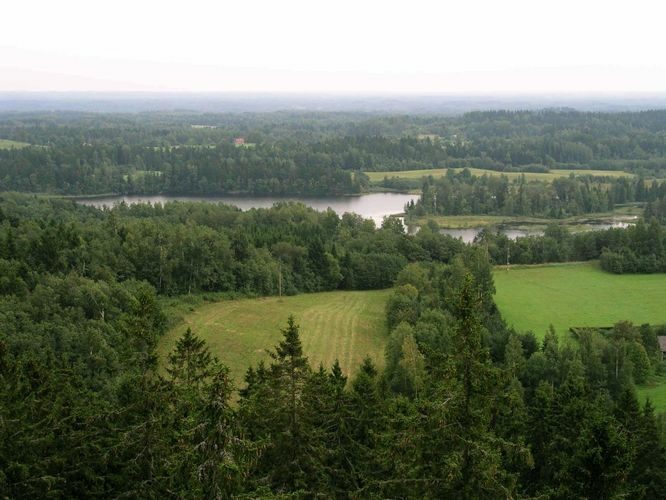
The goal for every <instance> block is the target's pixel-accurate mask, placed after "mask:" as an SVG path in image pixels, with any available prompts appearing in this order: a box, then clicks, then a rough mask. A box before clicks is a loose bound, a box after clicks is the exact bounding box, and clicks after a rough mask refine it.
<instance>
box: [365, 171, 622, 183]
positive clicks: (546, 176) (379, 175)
mask: <svg viewBox="0 0 666 500" xmlns="http://www.w3.org/2000/svg"><path fill="white" fill-rule="evenodd" d="M447 170H448V169H446V168H435V169H425V170H403V171H383V172H364V173H365V174H366V175H367V176H368V177H369V178H370V182H381V181H383V180H384V177H389V178H391V177H397V178H399V179H407V180H416V179H421V178H422V177H426V176H428V175H432V176H433V177H442V176H444V175H445V174H446V171H447ZM451 170H453V171H454V172H460V171H461V170H462V169H461V168H453V169H451ZM469 171H470V172H471V173H472V175H476V176H481V175H494V176H497V175H505V176H507V177H508V178H509V179H517V178H519V177H520V176H521V175H525V178H526V179H527V180H528V181H531V180H540V181H543V180H546V181H552V180H553V179H557V178H558V177H568V176H569V175H570V174H572V173H573V174H574V175H576V176H581V175H592V176H595V177H631V176H632V175H633V174H630V173H628V172H622V171H618V170H565V169H560V170H551V171H550V172H547V173H535V172H525V173H522V172H497V171H495V170H485V169H481V168H470V169H469Z"/></svg>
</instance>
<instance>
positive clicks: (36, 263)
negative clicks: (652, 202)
mask: <svg viewBox="0 0 666 500" xmlns="http://www.w3.org/2000/svg"><path fill="white" fill-rule="evenodd" d="M655 224H656V223H655V222H650V223H648V224H640V225H637V226H636V228H633V229H628V230H609V231H606V232H598V233H594V236H591V235H592V233H590V234H589V235H585V237H587V238H591V239H592V240H593V241H594V245H595V246H594V248H595V251H596V248H597V246H598V245H601V247H602V248H601V249H600V250H599V252H603V251H604V250H603V249H604V248H608V249H611V250H613V251H618V250H617V248H619V247H616V246H613V245H614V244H615V243H613V242H616V243H617V245H625V246H627V247H629V248H632V245H633V241H634V240H635V239H636V238H639V237H644V238H647V237H648V236H647V235H650V237H652V236H654V235H653V234H652V233H653V232H654V231H659V232H658V234H659V235H660V237H661V239H660V240H659V241H661V242H662V243H663V232H660V231H661V229H660V228H659V227H658V226H655ZM655 227H656V228H658V229H655ZM434 229H436V228H433V227H429V226H426V227H424V228H423V229H422V230H421V231H419V233H418V234H416V235H408V234H405V231H404V228H403V227H402V225H401V223H400V222H399V220H397V219H388V220H387V221H386V222H385V223H384V224H383V227H382V228H379V229H377V228H375V227H374V224H373V223H372V222H371V221H367V220H363V219H362V218H360V217H358V216H354V215H350V214H346V215H344V216H342V217H339V216H338V215H336V214H335V213H333V212H331V211H328V212H321V213H320V212H315V211H314V210H311V209H308V208H306V207H304V206H303V205H299V204H291V203H283V204H278V205H276V206H275V207H274V208H271V209H261V210H251V211H248V212H241V211H239V210H238V209H236V208H233V207H228V206H224V205H211V204H194V203H169V204H167V205H165V206H161V205H157V206H149V205H135V206H125V205H121V206H119V207H117V208H115V209H112V210H96V209H93V208H89V207H84V206H80V205H76V204H75V203H73V202H71V201H67V200H59V199H54V198H35V197H29V196H25V195H3V196H2V200H0V267H1V268H2V273H1V276H0V443H2V444H1V445H0V496H3V497H5V496H6V497H9V498H35V497H45V496H55V497H89V496H105V497H109V496H113V497H138V496H140V497H151V498H152V497H160V498H163V497H186V498H201V497H205V498H226V497H231V496H241V497H242V496H245V497H273V496H275V497H278V496H282V497H284V496H285V495H289V496H293V497H313V496H326V497H349V496H351V497H382V498H386V497H391V498H396V497H404V498H423V497H430V498H433V497H438V498H447V497H457V498H497V497H513V498H515V497H548V498H572V497H579V498H583V497H585V498H617V497H631V498H658V497H660V496H662V492H663V491H664V488H665V487H666V475H665V474H664V470H665V468H664V466H665V465H666V448H665V447H664V443H665V441H664V433H663V427H662V423H661V419H660V418H659V417H658V416H657V415H655V411H654V409H653V407H652V406H651V404H650V403H649V402H648V403H645V404H640V403H639V402H638V400H637V398H636V395H635V391H634V384H635V383H640V382H642V381H645V380H646V378H647V377H648V376H650V374H653V373H657V372H659V370H660V369H661V368H660V367H661V353H660V352H659V347H658V344H657V339H656V335H657V334H658V333H659V332H660V330H659V328H658V327H656V326H655V327H651V326H649V325H642V326H640V327H637V326H634V325H631V324H629V323H626V322H622V323H618V324H616V325H615V326H614V327H613V328H612V329H611V330H609V331H596V330H593V329H590V330H581V331H578V332H577V337H576V338H575V339H573V340H572V341H571V342H562V341H561V340H558V336H557V335H556V334H555V332H553V331H550V332H547V333H546V336H545V339H544V340H543V341H542V342H540V341H537V340H536V337H535V335H534V333H532V332H516V331H513V330H512V329H510V328H508V327H507V326H506V324H505V323H504V321H503V320H502V318H501V315H500V313H499V311H498V309H497V307H496V306H495V303H494V300H493V294H494V284H493V277H492V259H494V258H495V257H494V255H495V254H496V253H499V254H501V253H502V250H501V249H500V248H498V249H497V250H495V249H494V248H493V245H494V243H493V241H492V240H488V242H487V244H486V245H484V244H476V245H465V244H463V243H462V242H460V241H459V240H455V239H453V238H451V237H449V236H445V235H442V234H439V233H438V232H437V231H436V230H434ZM552 231H554V229H553V230H552ZM602 235H603V236H602ZM487 236H488V238H492V237H494V236H493V235H492V234H488V235H487ZM545 237H547V238H552V239H554V240H558V238H560V239H561V240H562V242H563V243H561V245H563V248H569V247H570V246H572V247H573V248H577V243H575V241H577V240H576V238H578V235H575V236H572V235H567V234H561V235H558V234H551V233H550V232H548V234H547V235H546V236H545ZM603 238H606V243H602V241H603ZM518 241H521V240H518ZM567 242H568V243H567ZM572 242H573V243H572ZM496 243H497V244H498V245H499V242H496ZM590 248H591V247H590ZM655 251H656V249H655ZM280 277H281V278H282V279H280ZM280 283H282V287H283V290H281V289H280ZM387 286H395V288H394V291H393V292H392V295H391V296H390V298H389V300H388V302H387V306H386V324H387V329H388V332H387V335H388V344H387V349H386V363H385V368H384V369H383V370H379V369H378V368H377V367H376V366H375V365H374V364H373V362H372V361H371V360H369V359H368V360H366V361H365V362H364V363H363V365H362V366H360V367H359V369H358V370H357V372H356V373H355V374H351V375H347V374H343V373H342V372H341V370H340V368H339V366H337V365H333V366H330V367H329V366H326V367H317V366H311V365H310V363H309V362H308V360H307V358H306V356H305V355H304V353H303V348H302V345H301V343H300V338H299V326H298V318H293V319H290V321H289V322H288V324H286V325H285V326H284V329H283V331H282V340H281V341H280V343H279V344H278V345H276V346H275V348H274V350H273V351H272V353H271V357H270V361H269V362H268V363H265V364H260V365H258V366H254V367H250V368H249V369H248V371H247V375H246V380H245V383H243V384H241V385H240V386H238V387H234V384H233V382H232V380H231V379H230V377H229V373H228V370H227V368H226V367H225V366H223V365H222V364H221V363H220V362H219V361H218V360H217V359H215V358H214V357H213V355H212V354H211V352H210V351H209V350H208V349H207V347H206V345H205V344H204V343H203V341H202V340H200V339H199V338H198V337H197V332H196V331H194V332H192V331H189V332H187V333H186V334H185V335H184V336H183V337H182V338H181V339H180V340H179V341H178V343H177V345H176V348H175V349H174V350H173V351H172V352H171V354H170V355H169V356H168V359H167V360H165V365H164V366H162V367H161V368H160V366H158V360H157V357H156V353H155V347H156V343H157V341H158V339H159V338H160V336H161V335H162V333H163V332H164V331H165V329H166V328H167V327H168V325H169V321H171V319H170V317H169V316H168V315H167V314H166V313H165V311H164V309H163V302H162V301H161V298H160V297H161V296H163V295H178V294H187V293H195V292H201V293H204V294H210V295H211V296H210V297H209V299H212V298H214V297H219V295H213V292H225V293H226V294H227V295H228V296H229V297H233V296H238V295H267V294H277V293H280V292H282V293H296V292H299V291H316V290H329V289H336V288H346V289H367V288H383V287H387ZM540 333H542V332H540ZM662 333H663V332H662Z"/></svg>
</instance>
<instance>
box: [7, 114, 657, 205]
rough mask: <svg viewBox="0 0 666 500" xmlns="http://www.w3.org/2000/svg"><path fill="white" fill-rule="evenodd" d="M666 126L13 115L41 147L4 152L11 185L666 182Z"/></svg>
mask: <svg viewBox="0 0 666 500" xmlns="http://www.w3.org/2000/svg"><path fill="white" fill-rule="evenodd" d="M665 125H666V112H665V111H645V112H631V113H629V112H627V113H584V112H577V111H572V110H545V111H529V112H528V111H525V112H518V111H515V112H505V111H495V112H474V113H468V114H465V115H463V116H460V117H446V116H438V115H418V116H393V115H381V114H363V113H330V114H325V113H285V112H280V113H263V114H262V113H259V114H252V113H238V114H205V113H188V112H182V113H171V114H165V113H139V114H103V115H102V114H94V113H73V112H70V113H64V112H60V113H18V114H11V113H3V114H2V115H0V139H7V140H13V141H19V142H23V143H27V144H29V145H30V146H28V147H24V148H14V149H4V150H0V190H17V191H27V192H42V193H58V194H74V195H76V194H100V193H130V194H132V193H135V194H156V193H171V194H222V193H247V194H264V195H268V194H271V195H286V194H292V195H293V194H301V195H304V194H307V195H323V194H354V193H359V192H362V191H364V190H367V189H368V181H367V178H366V177H365V176H364V175H363V174H362V172H363V171H366V172H367V171H385V170H392V171H399V170H407V169H426V168H435V167H440V168H441V167H477V168H485V169H492V170H498V171H519V172H520V171H529V172H532V171H537V172H547V171H548V170H549V169H550V168H553V167H566V168H595V169H602V170H627V171H631V172H636V173H641V174H643V175H644V176H646V177H648V176H662V177H663V174H664V171H666V134H665V133H664V127H665ZM235 138H242V139H243V140H244V144H242V145H241V144H234V139H235ZM389 187H390V186H389ZM599 204H603V200H599Z"/></svg>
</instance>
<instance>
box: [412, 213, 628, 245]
mask: <svg viewBox="0 0 666 500" xmlns="http://www.w3.org/2000/svg"><path fill="white" fill-rule="evenodd" d="M633 219H635V217H633V218H632V220H633ZM631 224H633V222H628V219H621V220H604V221H598V222H594V221H587V222H581V223H578V224H564V227H569V228H571V229H575V230H576V231H602V230H604V229H610V228H612V227H613V228H626V227H628V226H630V225H631ZM410 229H411V228H410ZM483 229H484V228H482V227H474V228H469V229H440V230H439V232H440V233H442V234H448V235H449V236H453V237H454V238H460V239H462V240H463V241H464V242H465V243H472V242H473V241H474V238H476V237H477V236H478V234H479V233H480V232H481V231H482V230H483ZM487 229H490V230H491V231H493V232H495V231H499V232H500V233H502V234H504V235H506V236H507V237H508V238H509V239H511V240H515V239H517V238H524V237H526V236H543V229H542V228H536V227H535V228H525V227H524V226H521V227H520V228H517V227H511V226H509V225H504V226H498V227H496V228H494V229H493V228H492V227H489V228H487Z"/></svg>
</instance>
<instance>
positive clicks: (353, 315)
mask: <svg viewBox="0 0 666 500" xmlns="http://www.w3.org/2000/svg"><path fill="white" fill-rule="evenodd" d="M389 293H390V291H389V290H379V291H376V290H375V291H363V292H358V291H355V292H324V293H313V294H302V295H296V296H293V297H282V298H279V297H266V298H259V299H242V300H234V301H222V302H215V303H209V304H205V305H203V306H201V307H198V308H196V309H195V310H194V311H192V312H190V313H189V314H188V315H187V316H186V317H185V319H184V322H183V323H182V324H180V325H179V326H177V327H176V328H174V329H173V330H171V331H169V332H168V333H167V334H166V335H165V336H164V338H163V339H162V340H161V341H160V345H159V346H158V352H159V354H160V357H161V358H162V359H164V357H165V356H166V354H167V353H168V352H169V351H170V350H171V349H173V347H174V345H175V343H176V340H177V339H178V338H179V337H180V336H181V335H182V334H183V333H184V331H185V330H186V329H187V328H188V327H190V328H192V331H193V332H194V333H196V334H197V335H198V336H200V337H202V338H203V339H205V340H206V342H207V344H208V346H209V348H210V350H211V351H212V352H213V353H214V354H215V355H216V356H217V357H218V358H220V360H221V361H222V362H224V363H225V364H226V365H227V366H229V368H230V370H231V373H232V375H233V377H234V379H235V380H236V381H237V382H241V381H242V379H243V375H244V374H245V371H246V370H247V367H248V366H250V364H256V363H257V362H259V361H260V360H262V359H264V360H267V361H268V360H269V358H268V355H267V354H266V350H267V349H272V348H273V347H274V346H275V345H276V344H277V343H278V342H279V341H280V340H281V339H282V335H281V333H280V329H281V328H284V327H285V326H286V323H287V318H288V316H289V315H290V314H294V316H295V318H296V323H298V324H299V325H300V327H301V329H300V333H301V341H302V343H303V350H304V352H305V354H306V355H307V356H308V358H309V359H310V363H311V365H312V366H313V368H317V367H318V366H319V363H323V364H324V366H325V367H326V368H329V367H330V366H331V365H332V364H333V362H334V361H335V359H336V358H337V359H338V360H339V361H340V366H341V367H342V370H343V371H344V372H345V373H346V374H351V373H353V372H354V371H355V370H356V368H357V367H358V366H359V365H360V364H361V362H362V361H363V358H364V357H365V356H366V355H369V356H370V357H372V358H373V360H374V361H375V362H376V363H377V364H378V365H379V366H382V365H383V361H384V345H385V343H386V339H387V336H388V334H387V332H386V326H385V314H384V307H385V304H386V299H387V298H388V295H389Z"/></svg>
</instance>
